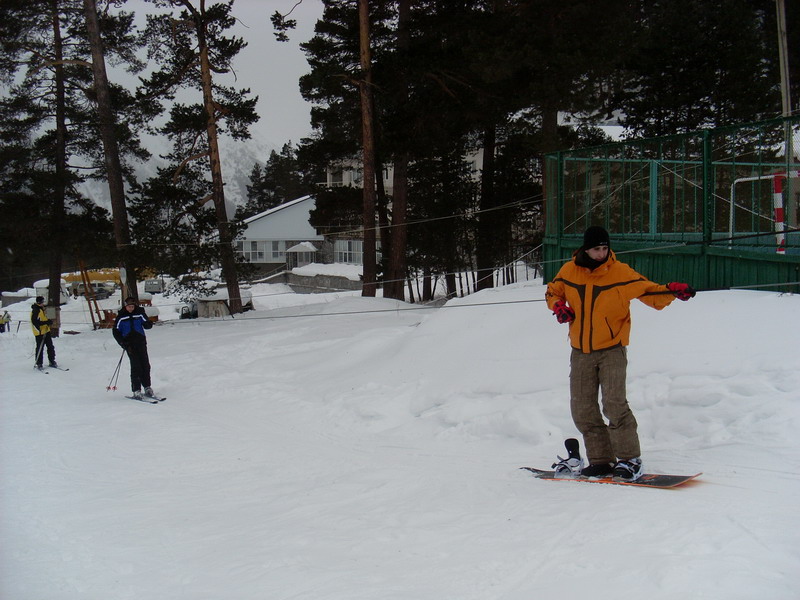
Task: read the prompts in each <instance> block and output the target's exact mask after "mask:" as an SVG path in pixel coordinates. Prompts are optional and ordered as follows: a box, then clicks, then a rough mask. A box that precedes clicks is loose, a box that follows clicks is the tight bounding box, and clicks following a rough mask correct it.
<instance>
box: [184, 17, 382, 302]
mask: <svg viewBox="0 0 800 600" xmlns="http://www.w3.org/2000/svg"><path fill="white" fill-rule="evenodd" d="M198 40H199V42H200V76H201V79H202V84H203V104H204V105H205V110H206V118H207V121H206V134H207V136H208V150H209V161H210V163H211V195H212V198H213V199H214V209H215V211H216V216H217V231H218V232H219V244H220V263H221V265H220V266H221V267H222V276H223V277H224V278H225V285H226V286H227V288H228V308H229V309H230V311H231V313H240V312H242V297H241V293H240V291H239V278H238V275H237V272H236V258H235V256H234V254H233V236H232V235H231V228H230V225H229V223H228V211H227V209H226V208H225V189H224V183H223V180H222V164H221V163H220V158H219V140H218V139H217V117H216V107H215V104H214V95H213V91H212V82H211V65H210V62H209V60H208V44H207V42H206V32H205V23H201V24H199V26H198ZM373 231H374V230H373ZM374 255H375V253H374V252H373V261H374Z"/></svg>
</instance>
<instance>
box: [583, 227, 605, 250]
mask: <svg viewBox="0 0 800 600" xmlns="http://www.w3.org/2000/svg"><path fill="white" fill-rule="evenodd" d="M596 246H608V247H609V248H610V247H611V239H610V238H609V236H608V232H607V231H606V230H605V229H603V228H602V227H599V226H598V225H592V226H591V227H589V229H587V230H586V232H585V233H584V234H583V246H582V247H583V249H584V250H587V249H589V248H594V247H596Z"/></svg>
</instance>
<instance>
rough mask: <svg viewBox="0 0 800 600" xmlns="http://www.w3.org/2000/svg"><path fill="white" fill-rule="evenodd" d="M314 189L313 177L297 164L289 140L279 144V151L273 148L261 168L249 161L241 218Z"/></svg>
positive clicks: (295, 155) (294, 152)
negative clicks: (245, 201)
mask: <svg viewBox="0 0 800 600" xmlns="http://www.w3.org/2000/svg"><path fill="white" fill-rule="evenodd" d="M313 191H315V188H314V180H313V177H312V176H311V175H310V174H309V172H308V171H307V170H305V168H304V167H303V166H302V165H301V164H300V161H299V160H298V158H297V152H296V151H295V149H294V147H293V146H292V143H291V142H289V143H287V144H284V145H283V148H281V152H280V154H279V153H277V152H275V151H274V150H273V151H272V152H270V155H269V159H267V162H266V164H265V165H264V167H263V168H262V167H261V166H260V165H259V164H255V165H253V170H252V171H251V173H250V185H248V186H247V204H245V206H244V208H243V210H242V211H241V213H242V214H241V218H248V217H252V216H253V215H256V214H258V213H260V212H263V211H265V210H269V209H270V208H274V207H276V206H279V205H280V204H283V203H284V202H288V201H289V200H294V199H295V198H300V197H301V196H305V195H307V194H310V193H312V192H313Z"/></svg>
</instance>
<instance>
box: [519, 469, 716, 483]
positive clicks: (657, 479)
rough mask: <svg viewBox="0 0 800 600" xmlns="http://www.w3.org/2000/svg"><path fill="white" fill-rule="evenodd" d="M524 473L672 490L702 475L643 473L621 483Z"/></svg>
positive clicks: (610, 479)
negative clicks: (636, 477) (632, 479)
mask: <svg viewBox="0 0 800 600" xmlns="http://www.w3.org/2000/svg"><path fill="white" fill-rule="evenodd" d="M520 468H521V469H524V470H525V471H530V472H531V473H532V474H533V476H534V477H536V478H537V479H549V480H551V481H575V482H580V483H609V484H613V485H633V486H638V487H651V488H674V487H678V486H679V485H683V484H684V483H686V482H687V481H691V480H692V479H694V478H695V477H699V476H700V475H702V473H695V474H694V475H659V474H655V473H645V474H644V475H642V476H641V477H640V478H639V479H637V480H636V481H622V480H619V479H614V478H613V477H555V474H556V473H555V471H546V470H544V469H536V468H534V467H520Z"/></svg>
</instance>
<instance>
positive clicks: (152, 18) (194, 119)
mask: <svg viewBox="0 0 800 600" xmlns="http://www.w3.org/2000/svg"><path fill="white" fill-rule="evenodd" d="M153 1H154V3H155V4H156V5H157V6H161V7H167V8H172V9H177V8H180V9H182V10H181V11H180V13H179V14H178V15H173V14H166V15H148V28H147V31H146V38H147V41H148V46H149V49H150V52H151V56H152V57H153V58H155V59H157V60H158V61H159V62H160V64H161V65H162V68H161V69H160V70H158V71H156V72H155V73H153V74H152V75H151V77H150V78H148V80H147V81H146V82H145V85H144V87H143V90H142V95H143V96H144V97H153V98H163V97H165V96H168V95H170V94H172V93H174V91H175V90H176V89H183V88H193V89H195V90H198V91H199V92H200V93H201V95H202V102H200V103H197V104H194V105H184V104H174V105H173V107H172V109H171V111H170V121H169V123H167V124H166V125H165V126H164V127H163V128H162V132H163V133H164V134H166V135H168V136H169V137H170V138H171V139H172V140H173V142H174V143H175V144H176V145H177V146H176V147H177V148H179V149H180V150H182V151H183V153H184V158H183V161H182V163H181V165H180V166H179V168H178V170H177V171H176V173H175V177H176V178H177V177H180V175H181V173H182V172H183V170H184V169H185V167H186V165H188V164H189V163H190V162H192V161H194V160H197V159H207V160H208V171H209V173H210V178H211V182H212V187H211V193H210V195H209V199H211V200H213V202H214V207H215V212H216V220H217V231H218V236H219V259H220V263H221V266H222V275H223V277H224V279H225V283H226V285H227V288H228V298H229V307H230V310H231V312H232V313H237V312H241V310H242V302H241V294H240V291H239V282H238V274H237V268H236V258H235V255H234V250H233V239H234V236H233V231H232V228H231V224H230V220H229V216H228V214H227V210H226V207H225V192H224V187H223V186H224V182H223V173H222V168H221V162H220V151H219V141H218V138H219V134H220V130H221V127H220V124H221V123H222V122H224V123H225V125H226V131H227V132H228V133H229V134H230V135H231V136H232V137H234V138H235V139H246V138H248V137H249V131H248V127H249V125H251V124H252V123H254V122H255V121H256V120H257V119H258V116H257V115H256V113H255V104H256V102H257V100H258V98H249V97H248V95H249V90H247V89H242V90H236V89H234V88H231V87H226V86H223V85H221V84H220V83H218V81H217V79H218V78H219V77H220V76H221V75H223V74H225V73H227V72H229V71H230V69H231V65H232V62H233V59H234V58H235V57H236V55H237V54H238V53H239V51H240V50H241V49H242V48H243V47H244V46H245V41H244V40H243V39H241V38H237V37H231V36H226V35H225V32H226V31H227V30H228V29H229V28H230V27H232V26H233V24H234V22H235V18H234V17H233V16H232V15H231V7H232V5H233V1H232V0H231V1H229V2H223V3H216V4H213V5H210V6H206V3H205V2H204V1H202V0H201V1H200V2H199V3H197V2H193V1H192V0H153Z"/></svg>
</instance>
